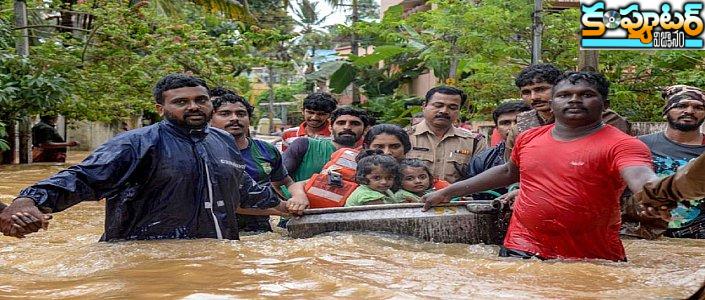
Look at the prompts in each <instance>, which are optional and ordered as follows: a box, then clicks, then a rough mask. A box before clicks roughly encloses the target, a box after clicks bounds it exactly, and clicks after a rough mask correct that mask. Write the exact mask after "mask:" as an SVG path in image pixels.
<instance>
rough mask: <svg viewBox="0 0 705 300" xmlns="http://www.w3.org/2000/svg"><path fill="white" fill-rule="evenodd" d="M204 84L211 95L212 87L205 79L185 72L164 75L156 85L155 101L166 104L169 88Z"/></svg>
mask: <svg viewBox="0 0 705 300" xmlns="http://www.w3.org/2000/svg"><path fill="white" fill-rule="evenodd" d="M196 86H202V87H204V88H206V90H207V91H209V94H208V96H210V89H209V88H208V85H207V84H206V82H205V81H203V79H201V78H198V77H194V76H191V75H186V74H183V73H172V74H169V75H166V76H164V77H163V78H162V79H160V80H159V81H158V82H157V84H156V85H155V86H154V91H153V95H154V101H155V102H157V103H159V104H164V92H166V91H169V90H174V89H178V88H182V87H196Z"/></svg>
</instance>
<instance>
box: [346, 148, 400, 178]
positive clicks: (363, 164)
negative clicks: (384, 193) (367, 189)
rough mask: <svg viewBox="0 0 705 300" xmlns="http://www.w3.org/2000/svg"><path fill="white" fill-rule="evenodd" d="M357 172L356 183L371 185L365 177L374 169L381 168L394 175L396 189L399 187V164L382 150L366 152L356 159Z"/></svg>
mask: <svg viewBox="0 0 705 300" xmlns="http://www.w3.org/2000/svg"><path fill="white" fill-rule="evenodd" d="M356 160H357V170H356V171H355V181H356V182H357V183H358V184H370V182H369V180H367V178H366V177H365V176H367V175H369V174H370V173H372V169H373V168H374V167H379V168H382V169H384V170H385V171H388V172H389V173H391V174H393V175H394V187H397V186H399V183H400V178H399V163H398V162H397V160H396V159H395V158H394V157H392V156H390V155H386V154H382V151H381V150H369V149H368V150H365V151H362V152H360V154H358V155H357V157H356Z"/></svg>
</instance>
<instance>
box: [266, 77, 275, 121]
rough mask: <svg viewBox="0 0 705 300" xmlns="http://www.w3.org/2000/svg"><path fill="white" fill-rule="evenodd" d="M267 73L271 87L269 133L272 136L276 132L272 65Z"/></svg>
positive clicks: (268, 84)
mask: <svg viewBox="0 0 705 300" xmlns="http://www.w3.org/2000/svg"><path fill="white" fill-rule="evenodd" d="M267 71H268V73H269V76H267V77H269V79H268V80H267V86H269V132H267V134H271V133H272V132H274V96H275V95H274V67H273V66H272V65H271V64H270V65H269V66H267Z"/></svg>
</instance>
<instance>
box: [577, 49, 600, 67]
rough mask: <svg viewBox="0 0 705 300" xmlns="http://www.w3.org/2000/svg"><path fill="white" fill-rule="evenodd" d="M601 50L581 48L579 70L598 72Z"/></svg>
mask: <svg viewBox="0 0 705 300" xmlns="http://www.w3.org/2000/svg"><path fill="white" fill-rule="evenodd" d="M599 58H600V52H598V51H597V50H580V51H579V54H578V71H591V72H597V64H598V62H599Z"/></svg>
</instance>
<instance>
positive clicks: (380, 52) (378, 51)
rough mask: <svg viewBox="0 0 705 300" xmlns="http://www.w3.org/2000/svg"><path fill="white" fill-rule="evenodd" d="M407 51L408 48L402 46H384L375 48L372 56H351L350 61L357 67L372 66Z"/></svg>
mask: <svg viewBox="0 0 705 300" xmlns="http://www.w3.org/2000/svg"><path fill="white" fill-rule="evenodd" d="M405 49H406V48H404V47H402V46H394V45H384V46H379V47H375V50H374V52H373V53H372V54H369V55H365V56H351V57H350V60H351V61H352V63H353V64H354V65H355V66H357V67H364V66H371V65H374V64H376V63H378V62H380V61H383V60H386V59H390V58H392V57H394V56H397V55H399V54H401V53H403V52H404V51H405Z"/></svg>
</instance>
